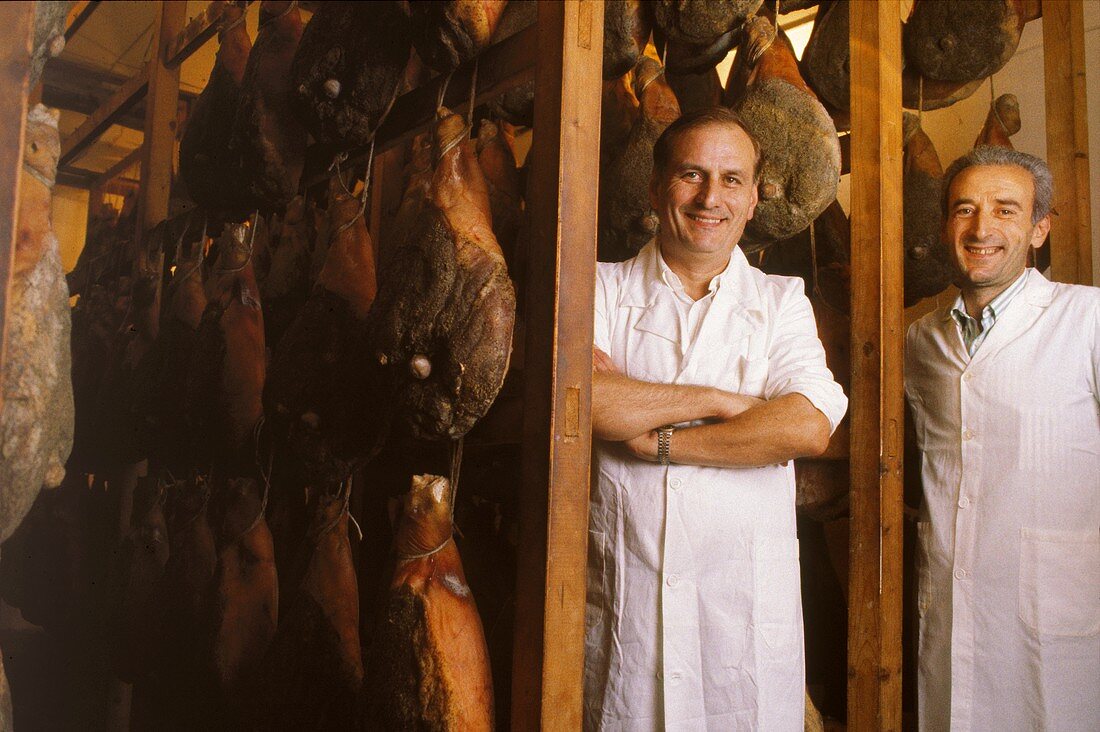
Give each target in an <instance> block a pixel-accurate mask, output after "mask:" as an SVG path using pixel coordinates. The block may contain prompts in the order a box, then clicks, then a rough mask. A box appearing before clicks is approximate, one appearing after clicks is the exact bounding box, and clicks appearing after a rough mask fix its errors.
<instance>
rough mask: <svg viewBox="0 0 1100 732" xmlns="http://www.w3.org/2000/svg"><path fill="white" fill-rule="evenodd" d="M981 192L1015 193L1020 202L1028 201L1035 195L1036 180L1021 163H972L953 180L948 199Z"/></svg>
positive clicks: (970, 195)
mask: <svg viewBox="0 0 1100 732" xmlns="http://www.w3.org/2000/svg"><path fill="white" fill-rule="evenodd" d="M981 192H994V195H996V193H997V192H1001V193H1003V194H1006V195H1008V194H1013V195H1014V196H1015V197H1018V198H1020V199H1021V200H1020V203H1026V202H1029V201H1031V199H1032V198H1033V197H1034V195H1035V181H1034V179H1033V178H1032V177H1031V173H1030V172H1028V170H1027V169H1026V168H1023V167H1021V166H1019V165H972V166H970V167H968V168H964V169H962V170H961V171H959V173H958V174H957V175H956V176H955V177H954V178H953V179H952V180H951V186H950V188H949V189H948V194H949V195H948V201H949V202H954V201H956V200H959V199H969V198H971V197H973V196H974V195H977V194H979V193H981Z"/></svg>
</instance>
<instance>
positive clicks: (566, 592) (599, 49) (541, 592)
mask: <svg viewBox="0 0 1100 732" xmlns="http://www.w3.org/2000/svg"><path fill="white" fill-rule="evenodd" d="M538 44H539V48H538V67H537V69H536V72H535V127H534V129H535V134H534V140H533V142H534V144H533V147H532V150H531V154H532V155H534V156H535V157H534V159H533V160H532V170H531V175H532V176H533V177H532V179H531V182H530V186H529V193H530V195H529V199H528V200H529V202H530V206H531V210H530V213H531V238H530V241H529V242H528V247H529V248H528V262H527V297H526V304H527V312H526V320H527V323H526V325H527V338H526V354H525V360H524V377H525V386H524V427H523V470H522V472H523V485H522V492H521V496H520V530H521V538H520V546H519V552H518V562H517V563H518V572H519V576H518V581H517V592H516V595H517V597H516V634H515V656H514V659H515V662H514V667H513V673H512V728H513V729H517V730H537V729H545V730H577V729H580V727H581V709H582V700H583V668H584V605H585V562H586V552H587V548H588V531H587V528H588V481H589V463H590V459H591V449H592V444H591V438H592V423H591V392H592V320H593V314H592V303H593V297H594V294H593V291H594V284H595V263H596V210H597V207H596V198H597V187H596V177H597V174H598V171H599V139H600V85H601V81H602V79H601V68H602V63H603V4H602V3H601V2H597V1H596V0H578V1H576V2H565V3H539V8H538Z"/></svg>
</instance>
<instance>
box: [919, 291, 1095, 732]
mask: <svg viewBox="0 0 1100 732" xmlns="http://www.w3.org/2000/svg"><path fill="white" fill-rule="evenodd" d="M1098 383H1100V290H1098V289H1096V288H1093V287H1080V286H1070V285H1062V284H1054V283H1051V282H1049V281H1048V280H1046V279H1045V278H1044V277H1043V276H1042V275H1041V274H1040V273H1039V272H1037V271H1032V272H1031V273H1030V275H1029V277H1028V281H1027V283H1026V284H1025V286H1024V289H1023V290H1022V291H1021V292H1020V293H1019V294H1017V295H1016V297H1015V298H1014V299H1013V300H1012V301H1011V303H1010V304H1009V306H1008V308H1007V310H1006V311H1005V312H1004V314H1003V315H1002V316H1000V317H999V318H998V319H997V321H996V323H995V325H994V326H993V328H992V329H991V330H990V331H989V335H988V336H987V337H986V339H985V341H984V342H983V343H982V345H981V346H980V347H979V348H978V350H977V352H976V353H975V354H974V358H973V359H971V358H970V357H969V356H967V353H966V348H965V346H964V345H963V341H962V337H961V335H960V333H959V328H958V325H957V324H956V322H955V321H954V319H953V318H952V317H951V316H950V314H949V312H948V311H946V310H940V311H936V312H933V313H930V314H928V315H926V316H925V317H924V318H922V319H921V320H920V321H918V322H917V323H915V324H914V325H913V326H912V327H911V328H910V329H909V333H908V337H907V348H906V392H907V394H908V397H909V401H910V404H911V405H912V407H913V413H914V417H915V421H916V431H917V443H918V445H919V447H920V449H921V452H922V457H921V475H922V478H923V482H924V507H923V508H922V519H923V520H922V521H921V522H920V524H919V525H918V535H919V542H920V548H919V559H920V564H919V575H918V585H919V587H918V605H919V608H918V615H919V619H920V621H919V622H920V626H919V627H920V630H919V674H918V688H919V699H920V701H919V715H920V727H921V729H922V730H947V729H951V730H954V731H955V732H963V731H965V730H1006V731H1007V730H1097V729H1100V389H1098Z"/></svg>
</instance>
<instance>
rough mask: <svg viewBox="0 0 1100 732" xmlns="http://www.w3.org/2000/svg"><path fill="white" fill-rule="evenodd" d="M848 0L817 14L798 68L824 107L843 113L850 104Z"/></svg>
mask: <svg viewBox="0 0 1100 732" xmlns="http://www.w3.org/2000/svg"><path fill="white" fill-rule="evenodd" d="M848 6H849V0H834V1H833V2H831V3H829V4H828V5H826V6H825V7H823V8H821V9H819V10H818V11H817V17H815V18H814V27H813V31H812V32H811V33H810V39H809V40H808V41H807V42H806V48H805V50H804V51H803V52H802V59H801V60H800V61H799V68H800V69H801V70H802V76H803V78H805V79H806V83H807V84H809V85H810V87H811V88H812V89H813V90H814V91H815V92H816V93H817V96H818V97H819V98H820V99H821V101H822V103H824V104H825V106H826V107H828V108H832V109H834V110H840V111H847V110H848V108H849V105H850V104H851V102H850V96H851V94H850V87H851V79H850V75H851V74H850V68H849V67H850V63H851V62H850V54H849V45H848Z"/></svg>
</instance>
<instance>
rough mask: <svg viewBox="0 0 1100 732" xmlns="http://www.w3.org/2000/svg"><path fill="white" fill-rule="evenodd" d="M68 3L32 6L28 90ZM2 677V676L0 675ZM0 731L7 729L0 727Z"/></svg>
mask: <svg viewBox="0 0 1100 732" xmlns="http://www.w3.org/2000/svg"><path fill="white" fill-rule="evenodd" d="M69 5H70V3H68V2H59V1H58V0H38V1H37V2H35V4H34V40H33V42H32V43H31V73H30V84H29V88H30V89H33V88H34V87H35V86H36V85H37V84H38V79H39V78H40V77H41V76H42V69H43V68H45V66H46V61H48V60H49V59H51V58H54V57H56V56H58V55H59V54H60V53H61V52H62V51H63V50H65V25H66V23H65V19H66V18H67V17H68V14H69ZM0 676H2V674H0ZM0 729H9V727H3V726H0Z"/></svg>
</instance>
